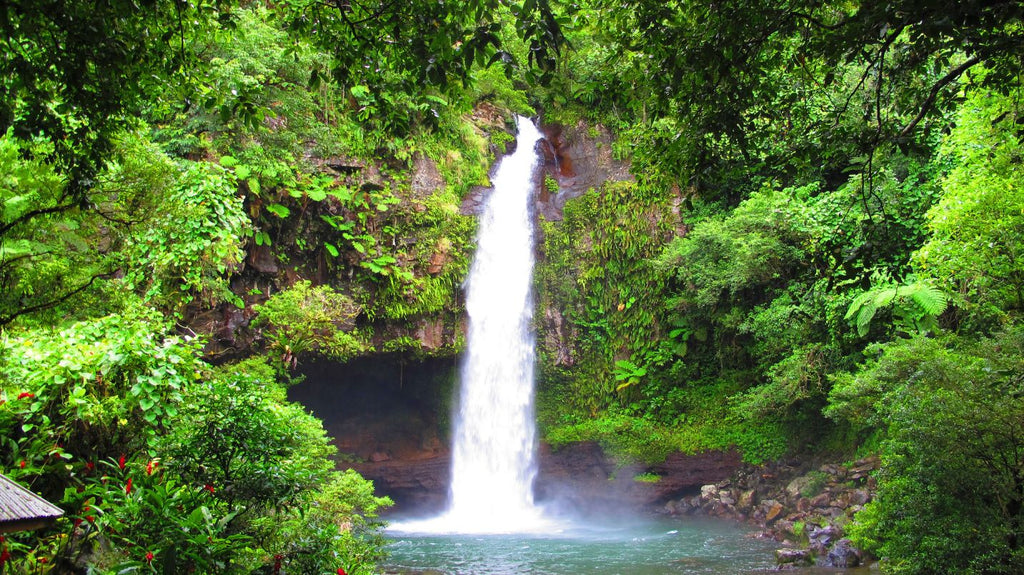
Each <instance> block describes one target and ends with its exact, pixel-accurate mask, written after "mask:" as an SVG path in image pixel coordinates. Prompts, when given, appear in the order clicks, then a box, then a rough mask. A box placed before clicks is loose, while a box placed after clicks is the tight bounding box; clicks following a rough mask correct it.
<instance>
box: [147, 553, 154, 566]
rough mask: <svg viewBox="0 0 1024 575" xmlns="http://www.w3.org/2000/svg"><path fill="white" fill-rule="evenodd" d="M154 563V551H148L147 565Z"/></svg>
mask: <svg viewBox="0 0 1024 575" xmlns="http://www.w3.org/2000/svg"><path fill="white" fill-rule="evenodd" d="M152 562H153V552H152V551H146V563H152Z"/></svg>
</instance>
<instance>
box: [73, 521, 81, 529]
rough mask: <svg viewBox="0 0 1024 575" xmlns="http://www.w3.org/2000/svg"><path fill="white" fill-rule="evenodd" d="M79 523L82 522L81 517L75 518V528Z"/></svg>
mask: <svg viewBox="0 0 1024 575" xmlns="http://www.w3.org/2000/svg"><path fill="white" fill-rule="evenodd" d="M81 524H82V520H81V518H75V529H78V526H79V525H81Z"/></svg>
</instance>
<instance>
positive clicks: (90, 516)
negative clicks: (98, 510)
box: [85, 515, 96, 523]
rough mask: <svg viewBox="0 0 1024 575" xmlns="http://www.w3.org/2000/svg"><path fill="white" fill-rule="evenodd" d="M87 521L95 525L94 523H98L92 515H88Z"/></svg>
mask: <svg viewBox="0 0 1024 575" xmlns="http://www.w3.org/2000/svg"><path fill="white" fill-rule="evenodd" d="M85 520H86V521H88V522H89V523H93V522H95V521H96V518H95V517H93V516H92V515H86V516H85Z"/></svg>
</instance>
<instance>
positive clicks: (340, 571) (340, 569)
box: [338, 567, 348, 575]
mask: <svg viewBox="0 0 1024 575" xmlns="http://www.w3.org/2000/svg"><path fill="white" fill-rule="evenodd" d="M338 575H348V573H346V572H345V568H344V567H338Z"/></svg>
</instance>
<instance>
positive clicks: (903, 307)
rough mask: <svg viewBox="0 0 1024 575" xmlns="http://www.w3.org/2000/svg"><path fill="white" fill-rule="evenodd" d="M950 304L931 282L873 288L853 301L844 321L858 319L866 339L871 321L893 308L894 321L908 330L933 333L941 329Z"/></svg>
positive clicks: (858, 329) (859, 326) (856, 322)
mask: <svg viewBox="0 0 1024 575" xmlns="http://www.w3.org/2000/svg"><path fill="white" fill-rule="evenodd" d="M948 305H949V297H948V296H947V295H946V294H945V292H943V291H942V290H940V289H939V288H937V287H935V286H933V285H931V284H929V283H926V282H923V281H914V282H912V283H909V284H906V285H893V284H891V283H888V284H885V285H877V286H872V287H871V289H869V290H867V291H866V292H864V293H862V294H860V295H859V296H857V297H856V298H854V300H853V302H852V303H850V308H849V309H848V310H847V312H846V315H845V316H844V318H843V319H845V320H847V321H850V320H852V319H855V324H856V326H857V334H858V335H859V336H860V337H864V336H866V335H867V334H868V330H869V328H870V327H871V320H873V319H874V318H875V314H876V313H877V312H878V310H879V309H880V308H885V307H889V306H892V308H893V319H894V320H896V323H897V324H899V327H901V328H904V330H905V331H910V329H913V330H915V331H918V332H925V331H933V330H936V329H938V322H937V318H938V317H939V316H940V315H942V313H943V312H945V311H946V307H947V306H948ZM907 328H910V329H907Z"/></svg>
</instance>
